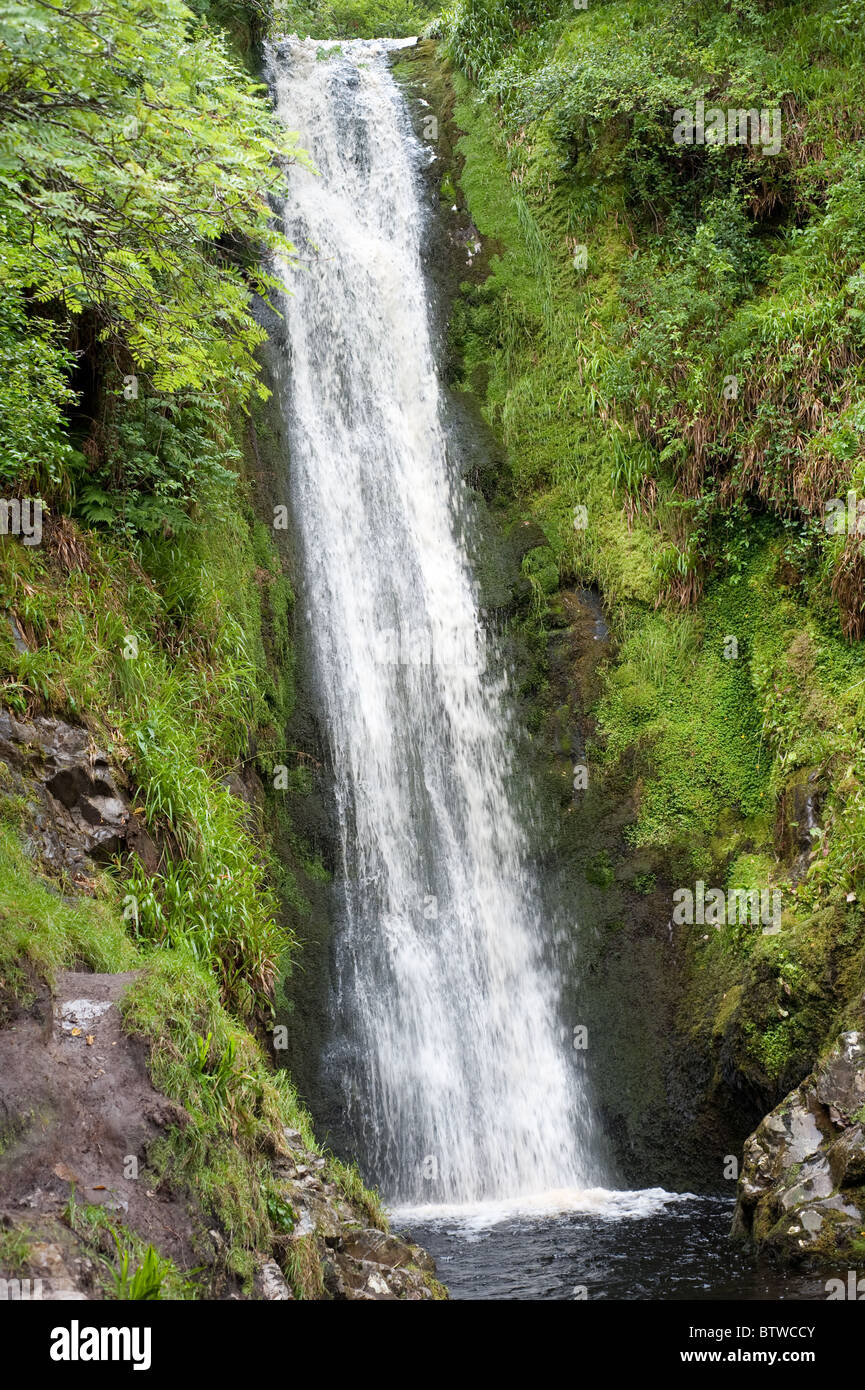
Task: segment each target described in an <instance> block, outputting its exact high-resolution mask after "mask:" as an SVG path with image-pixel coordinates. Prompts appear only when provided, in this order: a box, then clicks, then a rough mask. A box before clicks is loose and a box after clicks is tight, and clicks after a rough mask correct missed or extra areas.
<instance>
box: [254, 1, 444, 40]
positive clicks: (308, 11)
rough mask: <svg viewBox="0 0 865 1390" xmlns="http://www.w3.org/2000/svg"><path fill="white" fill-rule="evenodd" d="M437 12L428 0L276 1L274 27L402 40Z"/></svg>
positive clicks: (304, 32) (302, 33)
mask: <svg viewBox="0 0 865 1390" xmlns="http://www.w3.org/2000/svg"><path fill="white" fill-rule="evenodd" d="M435 13H436V6H435V5H434V4H431V3H429V0H306V2H305V0H275V15H274V21H273V27H274V30H275V31H276V32H277V33H281V34H297V35H298V36H299V37H300V38H309V37H312V38H316V39H379V38H392V39H400V38H406V37H410V36H412V35H414V34H420V33H421V32H422V31H423V29H424V28H425V27H426V25H427V24H428V22H429V20H430V19H431V18H432V16H433V15H434V14H435Z"/></svg>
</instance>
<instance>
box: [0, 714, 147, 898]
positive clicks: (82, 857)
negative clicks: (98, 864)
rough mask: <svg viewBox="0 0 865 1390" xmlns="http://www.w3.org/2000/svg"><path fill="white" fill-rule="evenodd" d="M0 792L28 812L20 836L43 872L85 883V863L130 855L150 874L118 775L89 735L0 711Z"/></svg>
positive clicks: (53, 722)
mask: <svg viewBox="0 0 865 1390" xmlns="http://www.w3.org/2000/svg"><path fill="white" fill-rule="evenodd" d="M0 761H2V762H3V763H5V765H6V766H5V776H4V788H3V789H4V790H5V791H6V792H7V793H11V794H12V795H14V796H21V797H23V798H24V799H25V801H26V802H27V804H28V807H29V812H30V814H29V824H28V835H29V839H30V842H31V844H32V846H33V849H34V850H35V852H36V854H37V855H38V857H39V858H40V859H41V860H42V861H43V863H44V864H45V865H46V866H47V867H48V868H50V869H53V870H55V871H58V870H64V871H65V872H67V873H68V874H70V875H71V876H72V877H73V878H74V879H78V880H85V879H86V877H87V874H88V870H89V868H90V861H93V860H97V861H105V860H107V859H109V858H110V857H111V856H112V855H114V854H117V853H118V852H119V851H120V850H121V849H124V848H126V849H135V850H136V851H137V852H138V853H139V855H140V857H141V858H142V861H143V862H144V863H145V865H146V866H148V867H150V868H151V870H152V869H153V868H155V867H156V862H155V861H156V860H158V854H157V851H156V849H155V846H154V845H153V843H152V841H151V840H150V838H149V836H148V835H147V833H146V831H145V830H144V829H143V827H141V826H139V825H138V823H137V822H136V820H135V818H134V817H133V816H131V815H130V803H129V798H128V796H127V795H126V793H125V792H124V791H123V790H122V789H121V786H120V783H119V777H118V774H117V773H116V772H115V771H114V770H113V769H112V768H111V766H110V764H109V762H108V759H107V758H106V756H105V754H104V753H103V752H102V751H101V750H100V749H99V748H97V747H96V746H95V744H94V743H93V740H92V738H91V736H90V734H89V732H88V731H87V730H86V729H84V728H81V727H80V726H76V725H74V724H66V723H64V722H63V721H62V720H60V719H44V718H37V719H34V720H32V721H26V722H25V721H22V720H18V719H16V718H15V717H14V716H13V715H11V714H9V713H8V712H7V711H5V710H2V711H0Z"/></svg>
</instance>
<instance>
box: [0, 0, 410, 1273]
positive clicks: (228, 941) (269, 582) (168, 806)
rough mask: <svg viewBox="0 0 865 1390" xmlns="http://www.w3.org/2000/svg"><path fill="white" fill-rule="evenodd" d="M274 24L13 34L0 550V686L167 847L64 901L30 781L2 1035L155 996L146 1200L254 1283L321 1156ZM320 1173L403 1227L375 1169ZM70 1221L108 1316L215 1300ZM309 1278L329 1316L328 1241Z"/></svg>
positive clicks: (14, 25)
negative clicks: (288, 514) (285, 1174)
mask: <svg viewBox="0 0 865 1390" xmlns="http://www.w3.org/2000/svg"><path fill="white" fill-rule="evenodd" d="M268 18H269V11H268V10H267V8H266V7H262V6H259V5H258V4H257V2H256V0H249V3H237V4H235V5H231V4H225V3H222V2H221V0H220V2H219V3H217V4H213V5H208V4H197V5H194V6H193V7H192V8H191V9H190V8H186V7H185V6H184V5H182V4H180V3H179V2H178V0H131V3H129V4H127V3H124V4H120V3H119V2H118V0H105V3H102V4H100V5H99V6H97V7H95V8H94V7H93V6H92V5H90V4H88V3H86V2H85V0H68V3H65V4H62V5H60V6H55V5H48V4H47V3H43V0H21V2H20V3H14V4H12V5H11V6H7V7H6V8H5V10H4V12H3V16H2V18H0V236H2V240H3V246H4V250H3V255H2V258H0V366H2V371H0V378H2V380H0V406H2V409H0V416H2V419H0V480H2V483H3V492H4V496H7V497H9V496H14V497H27V496H33V497H39V498H40V499H41V500H42V501H43V503H44V504H45V513H44V516H43V534H42V543H41V544H40V545H36V546H27V545H24V544H22V541H21V540H20V539H18V538H17V537H15V536H13V535H5V534H4V535H3V536H2V537H0V610H2V623H0V693H2V699H3V702H4V704H5V705H6V706H7V707H8V708H9V709H10V710H11V711H13V712H14V713H15V714H16V715H18V716H19V717H22V718H25V719H26V718H32V717H36V716H39V715H43V714H52V715H56V716H59V717H62V718H66V719H68V720H69V721H71V722H73V723H83V724H84V725H85V726H86V727H87V729H88V730H89V731H90V733H91V734H92V737H93V740H94V742H95V743H96V744H98V745H99V746H100V747H101V748H102V749H104V751H105V752H106V754H107V756H108V757H109V758H110V760H111V762H112V764H113V765H114V766H115V767H119V768H121V769H122V772H123V775H124V776H125V778H126V782H127V786H128V790H129V792H130V794H131V796H132V798H133V815H134V817H135V818H136V819H137V820H138V821H139V822H140V825H141V827H142V828H146V830H147V832H148V834H149V836H150V845H151V853H150V854H145V855H143V856H142V857H138V856H136V855H126V856H123V857H119V858H118V859H117V860H116V862H115V863H114V864H113V865H111V866H110V867H109V868H108V869H107V870H94V872H93V873H92V875H89V876H88V880H87V882H86V884H83V885H82V883H80V882H74V883H73V882H71V881H68V880H67V879H63V878H61V879H60V880H59V881H52V880H50V879H48V878H47V877H45V876H44V875H43V874H42V873H41V872H40V871H39V869H38V866H37V864H36V863H35V862H34V859H33V857H32V849H31V848H30V846H29V845H28V836H27V831H28V822H29V818H30V816H31V814H32V807H30V806H29V805H28V802H27V798H26V797H21V796H20V795H17V794H14V793H13V788H12V786H11V784H10V783H9V782H8V781H6V780H4V783H3V785H0V812H2V814H0V1009H2V1012H3V1016H2V1018H0V1022H2V1021H4V1020H5V1017H6V1014H7V1012H11V1013H14V1011H15V1009H16V1008H17V1007H21V1006H25V1007H27V1006H28V1005H29V1004H30V1003H31V1002H32V1001H33V999H34V997H35V995H36V993H37V991H38V988H39V985H40V982H42V981H45V980H47V981H48V982H49V983H50V982H51V980H52V979H53V977H54V975H55V974H56V972H57V971H59V970H62V969H70V968H82V967H83V968H92V969H94V970H98V971H119V970H138V971H139V972H140V974H139V977H138V979H137V981H136V983H135V984H134V986H133V987H132V988H131V989H130V990H129V991H128V993H127V995H126V996H125V999H124V1004H123V1012H124V1019H125V1024H126V1027H127V1028H128V1029H129V1030H130V1031H131V1032H133V1033H135V1034H137V1035H139V1036H141V1037H142V1038H144V1039H145V1040H146V1041H147V1043H148V1044H149V1045H150V1050H151V1067H152V1076H153V1081H154V1084H155V1085H156V1087H157V1088H159V1089H160V1090H162V1091H163V1092H164V1093H165V1094H166V1095H167V1096H169V1097H170V1098H171V1099H172V1100H173V1101H175V1102H176V1103H177V1105H178V1107H182V1108H183V1112H185V1118H184V1122H183V1124H178V1125H177V1126H176V1127H175V1128H173V1129H172V1130H170V1131H169V1132H168V1133H167V1134H166V1135H165V1137H164V1138H163V1139H162V1140H161V1141H160V1143H158V1144H157V1145H155V1146H154V1147H153V1150H152V1152H151V1156H150V1161H151V1163H152V1165H153V1171H152V1173H151V1174H150V1179H151V1180H152V1182H153V1185H154V1186H156V1185H158V1183H159V1182H160V1181H161V1180H162V1179H163V1178H165V1179H166V1180H169V1176H170V1182H171V1183H172V1184H178V1183H181V1184H183V1183H185V1184H187V1186H188V1189H189V1190H190V1191H191V1192H192V1193H193V1194H194V1196H195V1198H196V1199H197V1201H198V1203H199V1206H200V1208H201V1210H202V1212H203V1213H204V1215H205V1219H206V1220H207V1221H209V1222H211V1223H212V1224H214V1225H215V1226H217V1227H218V1228H219V1230H220V1231H221V1232H222V1233H223V1236H222V1239H223V1244H222V1246H221V1247H220V1250H221V1254H220V1255H219V1256H218V1258H217V1266H218V1270H219V1272H220V1274H225V1273H226V1272H227V1273H228V1274H229V1275H233V1276H237V1277H239V1278H240V1279H241V1280H242V1281H244V1283H245V1284H246V1285H247V1287H248V1286H249V1282H250V1280H251V1277H252V1274H253V1272H254V1267H255V1260H256V1255H257V1254H259V1255H260V1253H261V1252H270V1251H271V1250H273V1251H274V1253H275V1254H277V1255H278V1257H280V1258H283V1259H284V1260H285V1261H289V1262H290V1260H291V1259H294V1258H295V1256H293V1255H291V1256H290V1255H289V1252H288V1249H287V1246H288V1241H287V1237H288V1236H289V1235H290V1233H291V1230H292V1228H293V1225H294V1220H295V1213H294V1212H293V1210H292V1208H291V1206H290V1204H289V1203H288V1202H287V1201H286V1200H285V1198H284V1196H283V1195H282V1194H281V1192H280V1191H279V1189H278V1187H277V1186H276V1185H275V1180H274V1178H273V1176H272V1165H271V1163H270V1160H272V1159H273V1158H274V1157H275V1156H277V1155H280V1154H282V1155H284V1153H285V1146H284V1141H283V1137H282V1131H283V1129H284V1128H285V1127H290V1128H291V1129H293V1130H299V1131H300V1132H301V1133H302V1135H303V1136H304V1140H305V1142H306V1144H307V1146H308V1147H309V1148H310V1149H315V1147H316V1146H315V1140H314V1137H313V1135H312V1132H311V1127H310V1122H309V1119H308V1117H307V1116H306V1115H305V1113H304V1112H303V1111H302V1110H301V1109H300V1107H299V1105H298V1102H297V1097H296V1095H295V1092H294V1090H293V1088H292V1086H291V1084H290V1082H289V1080H288V1077H287V1075H286V1073H284V1072H282V1071H277V1072H275V1071H274V1070H273V1068H272V1066H271V1064H270V1062H269V1060H268V1058H267V1056H266V1053H265V1050H264V1048H263V1046H262V1039H263V1037H264V1036H265V1031H266V1029H267V1028H268V1027H269V1026H270V1025H271V1023H272V1019H273V1005H274V995H275V989H276V980H277V975H278V974H280V975H282V974H284V973H285V972H286V970H288V969H290V958H291V948H292V945H293V940H294V937H293V930H292V927H293V925H294V924H297V923H299V922H301V921H302V920H303V915H304V913H305V912H306V911H307V906H306V902H305V898H304V892H303V884H302V876H303V872H304V870H305V868H306V867H309V869H310V871H311V872H312V873H313V874H315V875H318V876H319V877H320V876H321V872H322V871H321V868H320V866H319V865H317V864H313V863H309V864H307V862H306V861H307V856H306V851H305V848H304V846H303V844H302V842H301V841H300V839H299V837H298V836H297V835H295V833H294V832H293V830H292V827H291V825H290V823H289V816H288V812H287V811H286V809H285V807H284V805H281V804H279V803H280V802H281V801H284V799H285V798H284V797H283V796H277V795H275V794H274V793H273V792H272V788H273V782H274V779H273V773H274V769H275V767H276V766H277V765H279V766H282V765H283V764H285V763H287V764H288V783H289V789H290V791H291V792H292V795H293V796H295V797H297V796H301V795H303V794H304V792H305V791H306V790H307V789H308V788H307V787H306V784H305V782H304V771H303V769H302V767H301V766H297V767H295V766H294V764H295V762H296V761H298V762H299V759H296V758H295V756H294V755H293V754H292V753H291V752H290V751H289V750H287V749H286V747H285V742H286V739H285V730H286V726H287V724H288V721H289V718H290V716H291V713H292V710H293V706H294V699H295V695H294V681H293V670H294V664H293V654H292V649H291V620H292V609H293V604H294V596H293V593H292V590H291V585H290V583H289V581H288V578H287V576H286V575H285V574H284V561H283V558H282V556H281V555H280V553H279V551H278V549H277V546H276V543H275V538H274V533H273V531H272V530H271V529H270V526H269V525H268V524H267V523H268V522H269V521H270V517H269V516H268V515H266V514H265V516H264V519H260V518H259V517H258V516H257V515H256V512H255V507H254V501H255V500H256V496H255V492H254V489H253V484H252V481H251V475H252V472H253V470H254V468H255V467H256V447H257V445H256V441H257V438H258V436H257V433H256V430H257V428H258V425H259V422H260V420H261V411H262V409H263V403H264V400H265V398H266V396H267V392H266V390H265V388H264V386H263V385H262V383H261V380H260V376H259V368H258V364H257V360H256V351H257V349H258V347H259V345H260V344H261V343H262V341H263V339H264V336H265V335H264V332H263V330H262V329H261V328H260V327H259V326H258V324H257V323H256V321H255V318H254V317H253V297H254V296H255V295H256V294H259V295H264V296H266V295H267V294H268V293H269V291H270V289H271V286H272V281H271V278H270V276H269V273H268V272H267V270H266V269H262V267H267V266H269V265H271V264H272V263H273V258H274V257H275V256H277V255H278V256H280V257H281V258H282V259H283V260H284V261H286V262H287V263H288V264H289V265H291V264H292V263H293V257H294V252H293V248H292V247H291V246H290V245H289V244H288V243H287V242H286V241H285V240H284V238H283V237H282V236H281V235H280V234H279V233H277V232H276V231H275V230H274V227H273V223H272V220H271V215H270V208H269V204H268V195H269V193H270V192H271V191H273V190H275V189H276V188H277V187H278V185H279V183H280V179H281V177H282V169H283V168H284V165H285V162H286V161H290V160H298V159H305V155H304V154H303V153H302V151H300V150H298V149H297V148H296V146H295V144H294V142H293V139H292V137H291V136H290V135H289V134H287V133H286V132H285V130H284V129H283V128H282V127H281V126H279V125H278V123H277V122H276V120H275V118H274V117H273V115H272V114H271V112H270V108H269V104H268V102H267V101H266V99H265V95H264V91H263V88H261V87H260V86H259V85H258V84H256V83H254V82H252V81H251V79H250V78H249V76H248V75H247V71H246V69H247V68H250V69H254V67H255V54H254V51H253V46H254V44H255V42H256V41H257V40H258V39H259V38H260V37H261V36H262V34H263V33H264V31H265V29H266V26H267V22H268ZM219 26H222V27H219ZM223 29H225V30H227V31H228V33H227V35H226V33H225V32H223ZM257 500H258V502H259V506H261V505H263V504H262V503H261V499H260V498H259V499H257ZM9 618H14V620H15V624H16V627H15V630H14V632H13V627H12V625H11V624H10V622H9ZM18 634H23V640H22V639H21V638H20V637H19V638H18V640H16V636H17V635H18ZM239 781H240V782H242V783H243V784H244V786H245V787H248V788H249V793H250V794H249V800H248V801H247V800H246V799H245V798H244V796H241V795H239V794H238V782H239ZM277 836H279V837H280V842H281V843H283V844H287V845H288V847H289V850H290V852H291V860H292V867H289V865H288V864H287V863H286V862H285V859H284V856H283V855H280V856H279V857H278V856H277V853H276V850H275V842H276V837H277ZM154 864H156V867H155V868H154ZM329 1162H330V1160H329V1159H328V1163H329ZM325 1173H326V1175H327V1177H328V1179H329V1180H331V1179H332V1180H333V1181H334V1182H335V1183H337V1184H338V1186H339V1188H340V1189H341V1190H342V1191H344V1192H350V1193H351V1195H352V1198H353V1199H354V1200H357V1201H359V1202H360V1204H361V1205H362V1206H368V1208H369V1212H370V1219H372V1220H375V1221H377V1222H378V1223H380V1224H383V1218H382V1216H381V1211H380V1208H379V1207H378V1205H377V1199H376V1198H375V1197H374V1195H373V1194H370V1193H367V1192H366V1190H365V1189H364V1188H363V1185H362V1183H361V1182H360V1179H359V1177H358V1175H357V1174H356V1172H355V1171H354V1170H353V1169H348V1168H346V1167H344V1166H343V1165H341V1164H336V1163H335V1161H334V1167H333V1172H332V1173H331V1172H330V1169H329V1168H327V1169H325ZM68 1219H69V1224H70V1225H71V1226H72V1228H73V1230H75V1231H76V1232H77V1233H78V1234H79V1235H80V1234H81V1233H82V1232H84V1233H85V1234H87V1233H88V1232H89V1236H90V1237H91V1238H92V1240H93V1241H94V1242H95V1243H96V1244H97V1245H98V1246H99V1249H101V1250H102V1253H103V1255H104V1254H105V1243H104V1241H102V1240H101V1236H103V1235H105V1231H104V1230H102V1229H101V1225H102V1226H104V1225H105V1223H106V1222H107V1223H108V1227H109V1228H110V1235H111V1237H112V1238H113V1239H114V1240H115V1241H116V1242H117V1258H116V1259H115V1258H114V1256H113V1253H112V1258H111V1260H110V1262H109V1264H110V1271H109V1274H108V1275H106V1280H107V1282H106V1290H107V1295H108V1296H111V1297H118V1298H124V1299H125V1298H132V1299H149V1298H164V1297H171V1298H175V1297H183V1298H186V1297H194V1296H199V1295H200V1293H201V1292H202V1290H201V1289H200V1288H199V1287H198V1285H197V1284H194V1283H193V1282H192V1281H191V1280H190V1278H189V1275H188V1272H187V1273H184V1272H182V1271H179V1270H176V1269H175V1268H174V1267H173V1266H172V1265H171V1264H170V1262H169V1261H165V1260H163V1259H162V1258H161V1256H160V1255H159V1254H158V1252H157V1251H156V1250H155V1249H154V1248H153V1247H151V1246H150V1245H147V1244H145V1243H144V1242H142V1241H141V1240H140V1239H139V1238H138V1237H137V1236H136V1235H135V1233H134V1232H131V1231H125V1230H123V1229H121V1228H120V1227H118V1225H117V1222H116V1221H115V1219H114V1218H113V1217H112V1216H111V1215H110V1214H107V1213H102V1214H99V1209H96V1208H94V1209H83V1208H81V1207H80V1206H76V1205H75V1204H74V1202H73V1204H72V1207H71V1209H70V1214H69V1218H68ZM100 1223H101V1225H100ZM100 1232H101V1234H100ZM109 1252H110V1246H109ZM211 1255H212V1252H211ZM211 1263H212V1260H211ZM288 1272H289V1277H290V1278H296V1292H297V1293H298V1295H299V1296H300V1295H303V1294H306V1295H308V1296H320V1294H321V1292H322V1290H323V1275H322V1271H321V1268H320V1257H319V1254H318V1248H317V1245H316V1242H315V1241H314V1240H313V1241H311V1242H309V1248H308V1249H307V1251H306V1253H305V1255H304V1257H303V1259H301V1260H299V1263H298V1267H297V1269H296V1270H295V1271H294V1275H292V1272H291V1270H290V1269H289V1271H288Z"/></svg>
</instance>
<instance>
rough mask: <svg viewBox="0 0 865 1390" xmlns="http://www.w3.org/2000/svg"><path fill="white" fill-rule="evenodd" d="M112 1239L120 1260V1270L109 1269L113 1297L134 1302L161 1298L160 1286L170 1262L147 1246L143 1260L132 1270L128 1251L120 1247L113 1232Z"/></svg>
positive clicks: (150, 1246)
mask: <svg viewBox="0 0 865 1390" xmlns="http://www.w3.org/2000/svg"><path fill="white" fill-rule="evenodd" d="M114 1239H115V1241H116V1242H117V1252H118V1256H119V1259H120V1268H119V1269H114V1268H111V1270H110V1274H111V1282H112V1288H113V1293H114V1297H115V1298H118V1299H135V1300H136V1301H142V1302H143V1301H147V1300H150V1301H153V1300H155V1299H160V1298H161V1297H162V1286H163V1284H164V1283H165V1279H166V1276H167V1274H168V1272H169V1270H170V1268H171V1261H170V1260H163V1259H162V1258H161V1257H160V1256H159V1255H158V1254H157V1252H156V1251H155V1250H154V1248H153V1246H152V1245H148V1246H147V1249H146V1250H145V1251H144V1258H143V1260H142V1261H141V1263H140V1264H139V1265H137V1266H136V1267H135V1269H132V1267H131V1265H132V1258H133V1257H132V1256H131V1253H130V1251H129V1250H128V1249H126V1248H125V1247H124V1246H123V1245H121V1243H120V1240H119V1239H118V1237H117V1233H116V1232H114Z"/></svg>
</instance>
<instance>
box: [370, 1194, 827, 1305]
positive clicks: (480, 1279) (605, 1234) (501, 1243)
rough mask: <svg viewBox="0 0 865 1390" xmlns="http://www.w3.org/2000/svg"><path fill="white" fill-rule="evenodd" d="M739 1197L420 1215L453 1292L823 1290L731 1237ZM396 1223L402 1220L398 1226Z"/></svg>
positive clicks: (420, 1226)
mask: <svg viewBox="0 0 865 1390" xmlns="http://www.w3.org/2000/svg"><path fill="white" fill-rule="evenodd" d="M732 1215H733V1203H732V1202H731V1201H727V1200H724V1199H720V1198H710V1197H695V1198H693V1199H688V1200H685V1201H681V1202H679V1203H677V1204H676V1205H675V1206H671V1207H668V1208H666V1209H665V1210H663V1211H659V1212H655V1213H653V1214H651V1215H647V1216H644V1217H633V1218H628V1219H617V1220H611V1219H603V1218H599V1217H598V1216H596V1215H587V1214H583V1213H567V1214H564V1215H558V1216H544V1217H539V1218H531V1217H525V1216H516V1217H514V1218H512V1219H508V1220H505V1221H501V1222H499V1223H498V1224H496V1225H494V1226H490V1227H489V1228H487V1229H485V1230H484V1229H481V1230H477V1229H469V1228H467V1225H466V1224H465V1223H462V1222H459V1221H457V1220H435V1221H426V1222H416V1223H413V1224H412V1225H411V1226H410V1234H411V1237H412V1239H413V1240H416V1241H417V1242H418V1244H420V1245H422V1246H424V1248H425V1249H427V1250H429V1252H430V1254H431V1255H433V1257H434V1258H435V1260H436V1263H437V1265H438V1277H439V1278H440V1279H441V1281H442V1283H444V1284H446V1285H447V1287H448V1289H449V1290H450V1293H451V1297H452V1298H454V1299H518V1300H519V1299H526V1300H532V1299H534V1300H542V1301H546V1300H557V1299H573V1298H574V1297H575V1296H576V1295H575V1287H576V1286H580V1285H585V1287H586V1297H587V1298H588V1299H589V1300H593V1299H617V1300H626V1299H645V1300H649V1301H653V1300H654V1301H668V1300H685V1299H692V1300H705V1301H712V1300H725V1299H726V1300H731V1301H739V1300H741V1301H743V1302H749V1301H755V1300H768V1301H777V1300H802V1299H817V1300H825V1299H826V1287H825V1285H826V1279H827V1278H828V1277H829V1276H830V1274H831V1275H834V1274H836V1273H837V1274H839V1275H840V1276H841V1277H846V1271H844V1270H838V1271H834V1270H832V1271H827V1272H826V1273H824V1274H823V1275H822V1276H820V1277H817V1276H814V1275H804V1274H784V1273H781V1272H780V1271H778V1270H775V1269H773V1268H772V1266H771V1265H767V1264H764V1263H758V1262H757V1261H756V1259H755V1258H754V1257H753V1256H752V1255H749V1254H747V1253H746V1252H745V1251H743V1250H742V1249H741V1248H740V1247H738V1246H736V1245H734V1244H733V1243H732V1242H731V1241H730V1239H729V1231H730V1222H731V1220H732ZM396 1228H397V1227H396V1223H395V1229H396Z"/></svg>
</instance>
